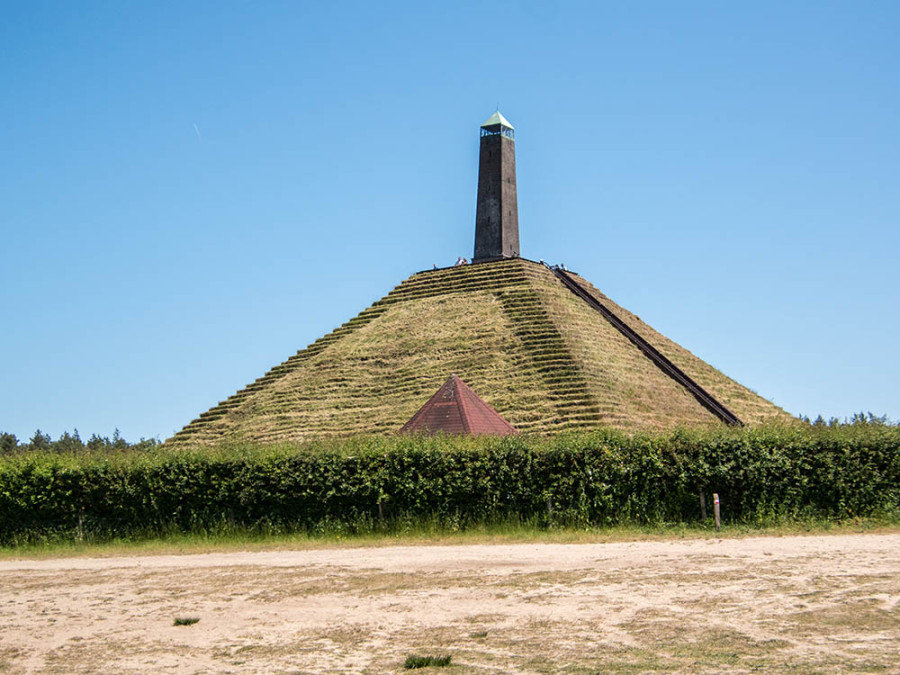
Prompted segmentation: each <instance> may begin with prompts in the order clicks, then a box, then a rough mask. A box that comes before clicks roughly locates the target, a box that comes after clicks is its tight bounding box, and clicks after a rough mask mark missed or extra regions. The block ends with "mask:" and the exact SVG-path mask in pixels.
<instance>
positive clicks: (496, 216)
mask: <svg viewBox="0 0 900 675" xmlns="http://www.w3.org/2000/svg"><path fill="white" fill-rule="evenodd" d="M498 116H499V113H498V114H497V115H495V116H494V117H492V118H491V119H490V120H488V122H486V123H485V125H484V126H482V127H481V153H480V156H479V160H478V208H477V210H476V214H475V255H474V257H473V260H474V262H480V261H483V260H492V259H495V258H517V257H519V207H518V203H517V199H516V141H515V137H514V136H513V129H512V127H508V126H506V125H505V124H502V123H495V124H490V123H491V122H492V121H494V120H495V119H496V117H498ZM500 119H503V118H502V116H500ZM504 121H505V120H504Z"/></svg>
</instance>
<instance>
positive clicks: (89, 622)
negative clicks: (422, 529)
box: [0, 534, 900, 673]
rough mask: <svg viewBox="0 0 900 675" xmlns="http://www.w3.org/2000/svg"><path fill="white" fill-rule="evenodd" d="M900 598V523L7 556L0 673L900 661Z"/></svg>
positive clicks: (896, 666) (724, 668) (726, 666)
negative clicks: (587, 539) (565, 540)
mask: <svg viewBox="0 0 900 675" xmlns="http://www.w3.org/2000/svg"><path fill="white" fill-rule="evenodd" d="M898 600H900V534H881V535H848V536H844V535H842V536H824V537H823V536H815V537H812V536H811V537H779V538H765V537H762V538H755V539H734V540H719V539H709V540H690V541H655V542H632V543H611V544H574V545H564V544H546V545H543V544H519V545H476V546H414V547H384V548H364V549H331V550H312V551H275V552H264V553H215V554H203V555H186V556H144V557H117V558H104V559H91V558H69V559H53V560H24V561H14V560H6V561H0V672H9V673H19V672H66V673H72V672H74V673H80V672H83V673H88V672H90V673H93V672H139V673H154V672H158V671H161V670H163V669H165V670H167V671H169V672H175V673H201V672H216V673H228V672H232V673H249V672H261V673H277V672H285V673H288V672H290V673H296V672H303V673H306V672H310V673H314V672H373V673H376V672H392V671H394V672H405V671H403V668H402V664H403V661H404V659H405V658H406V656H407V655H409V654H420V655H440V654H445V653H446V654H450V655H451V656H452V658H453V664H454V665H455V666H456V667H455V668H453V669H452V670H451V672H539V673H542V672H560V671H565V672H590V671H591V670H593V669H600V670H603V671H613V672H615V671H629V672H646V671H654V670H656V671H661V670H666V671H673V670H675V671H679V670H680V671H684V672H697V671H715V672H749V671H751V670H755V669H758V668H767V669H782V670H783V669H789V668H798V667H799V668H800V669H801V670H802V671H804V672H819V671H821V672H833V671H834V670H843V671H860V670H876V671H880V672H900V656H898V654H900V606H898ZM176 617H184V618H187V617H192V618H199V619H200V621H199V622H198V623H196V624H194V625H191V626H174V625H173V622H174V619H175V618H176Z"/></svg>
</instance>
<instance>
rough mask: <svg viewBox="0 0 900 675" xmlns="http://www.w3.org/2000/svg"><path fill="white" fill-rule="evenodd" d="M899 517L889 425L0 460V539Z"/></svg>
mask: <svg viewBox="0 0 900 675" xmlns="http://www.w3.org/2000/svg"><path fill="white" fill-rule="evenodd" d="M701 491H703V492H705V493H706V495H707V499H709V498H710V496H711V493H713V492H717V493H718V494H719V495H720V498H721V501H722V509H723V516H724V519H725V520H726V522H753V521H754V520H758V519H760V518H764V517H769V516H771V515H779V516H788V517H791V516H814V517H824V518H847V517H855V516H871V515H876V514H885V513H890V514H895V513H896V512H897V511H898V510H900V429H898V428H897V427H895V426H891V425H879V424H874V425H873V424H855V425H845V426H838V427H827V426H826V427H821V428H817V427H811V426H803V425H797V426H795V427H772V428H762V429H749V430H748V429H742V430H732V429H722V430H717V431H713V432H705V433H702V432H691V431H678V432H674V433H671V434H667V435H652V436H651V435H637V436H633V437H631V436H627V435H624V434H619V433H614V432H607V433H598V434H592V435H578V436H559V437H553V438H528V437H518V438H505V439H464V438H443V437H437V438H394V439H386V438H356V439H350V440H346V441H342V442H331V443H323V444H313V445H306V446H300V447H297V446H284V445H282V446H272V447H253V446H249V445H231V446H223V447H219V448H215V449H196V450H180V451H174V450H172V451H168V450H166V448H165V447H163V448H158V449H155V450H153V451H151V452H144V453H139V452H126V453H120V454H114V453H107V454H100V455H97V454H73V455H60V454H58V453H57V454H42V453H37V454H35V453H26V454H21V455H17V456H11V457H6V458H3V459H2V460H0V544H3V545H15V544H16V543H21V542H26V541H35V540H40V539H41V538H45V537H67V536H86V535H90V536H91V537H93V538H100V539H103V538H107V537H130V536H148V535H153V534H159V533H164V532H172V531H173V530H184V531H192V530H193V531H196V530H198V529H202V528H215V527H218V526H221V524H222V523H230V524H234V525H235V526H239V527H248V528H279V529H281V530H285V531H286V530H310V529H313V528H317V527H321V525H322V523H332V524H334V523H338V524H342V526H346V527H348V528H351V529H352V528H363V527H366V526H367V524H368V526H375V527H378V526H379V525H382V526H383V524H384V523H386V522H397V521H398V519H428V520H431V521H435V520H436V521H438V522H447V523H450V522H452V523H456V524H462V525H463V526H465V524H468V523H491V522H500V521H503V520H505V519H509V518H517V519H522V520H530V521H534V522H538V523H554V522H559V523H566V524H577V525H600V526H602V525H610V524H616V523H623V522H631V523H659V522H690V521H697V520H699V518H700V514H699V494H700V492H701Z"/></svg>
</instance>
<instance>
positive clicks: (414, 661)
mask: <svg viewBox="0 0 900 675" xmlns="http://www.w3.org/2000/svg"><path fill="white" fill-rule="evenodd" d="M452 658H453V657H451V656H450V655H449V654H444V655H443V656H418V655H416V654H410V655H409V656H407V657H406V661H404V662H403V667H404V668H406V669H407V670H412V669H413V668H443V667H444V666H449V665H450V661H451V660H452Z"/></svg>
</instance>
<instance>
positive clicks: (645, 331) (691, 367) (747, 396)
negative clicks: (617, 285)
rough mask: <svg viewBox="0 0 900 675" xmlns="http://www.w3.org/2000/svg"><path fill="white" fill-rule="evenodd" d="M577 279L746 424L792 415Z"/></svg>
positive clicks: (786, 417) (789, 417) (785, 418)
mask: <svg viewBox="0 0 900 675" xmlns="http://www.w3.org/2000/svg"><path fill="white" fill-rule="evenodd" d="M574 276H575V277H576V279H577V280H578V281H579V282H580V283H581V284H582V285H583V286H584V287H585V288H587V289H588V291H590V292H591V293H592V295H593V296H594V297H595V298H596V299H597V300H599V301H600V302H601V303H602V304H603V305H604V306H605V307H606V308H607V309H609V310H610V311H612V312H613V313H614V314H615V315H616V316H618V317H619V318H620V319H621V320H622V321H624V322H625V323H627V324H628V325H629V326H630V327H631V329H632V330H634V331H636V332H637V333H638V334H639V335H640V336H641V337H643V338H644V339H645V340H647V342H649V343H650V344H651V345H653V346H654V347H656V349H658V350H659V351H660V352H662V354H663V355H664V356H665V357H666V358H668V359H669V360H670V361H672V363H674V364H675V365H676V366H678V367H679V368H681V369H682V370H683V371H684V372H685V373H687V374H688V375H689V376H690V377H691V378H692V379H694V380H695V381H696V382H697V383H698V384H699V385H700V386H701V387H703V388H704V389H706V390H707V391H708V392H709V393H710V394H712V395H713V396H714V397H715V398H716V399H717V400H718V401H719V402H720V403H722V404H723V405H724V406H725V407H726V408H728V409H729V410H731V411H732V412H733V413H734V414H736V415H737V416H738V417H739V418H740V419H741V420H742V421H744V422H745V423H748V424H761V423H763V422H766V421H771V420H773V419H779V420H782V421H788V420H790V419H793V418H792V417H791V415H789V414H788V413H786V412H785V411H784V410H782V409H781V408H779V407H778V406H776V405H775V404H774V403H772V402H771V401H767V400H766V399H764V398H763V397H762V396H760V395H759V394H757V393H755V392H753V391H751V390H750V389H747V388H746V387H744V386H743V385H741V384H739V383H737V382H735V381H734V380H732V379H731V378H730V377H727V376H726V375H724V374H722V373H721V372H719V371H718V370H716V369H715V368H713V367H712V366H711V365H709V364H708V363H706V362H705V361H704V360H703V359H700V358H698V357H696V356H694V354H692V353H691V352H689V351H688V350H687V349H685V348H684V347H682V346H681V345H679V344H676V343H675V342H673V341H672V340H670V339H669V338H667V337H666V336H665V335H662V334H661V333H658V332H657V331H655V330H654V329H653V328H651V327H650V326H648V325H647V324H646V323H644V322H643V321H641V319H640V318H639V317H637V316H636V315H635V314H632V313H631V312H629V311H628V310H627V309H625V308H624V307H620V306H619V305H617V304H616V303H615V302H613V301H612V300H610V299H609V298H608V297H607V296H606V295H604V294H603V293H601V292H600V291H599V290H597V289H596V288H595V287H594V286H593V285H591V284H590V282H588V281H586V280H585V279H582V278H581V277H579V276H578V275H574Z"/></svg>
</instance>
